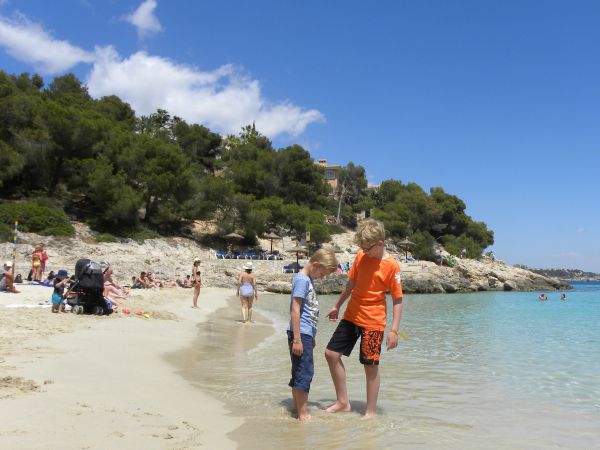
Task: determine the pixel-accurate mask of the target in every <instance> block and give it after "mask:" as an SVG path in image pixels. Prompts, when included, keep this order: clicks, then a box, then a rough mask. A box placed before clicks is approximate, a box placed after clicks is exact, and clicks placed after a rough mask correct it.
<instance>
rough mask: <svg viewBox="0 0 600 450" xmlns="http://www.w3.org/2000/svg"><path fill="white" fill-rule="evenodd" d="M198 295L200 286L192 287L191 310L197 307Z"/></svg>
mask: <svg viewBox="0 0 600 450" xmlns="http://www.w3.org/2000/svg"><path fill="white" fill-rule="evenodd" d="M198 295H200V286H199V285H194V298H193V300H192V308H197V307H198Z"/></svg>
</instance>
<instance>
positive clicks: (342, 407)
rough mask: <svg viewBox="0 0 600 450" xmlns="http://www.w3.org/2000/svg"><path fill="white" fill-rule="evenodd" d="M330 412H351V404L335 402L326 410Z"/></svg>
mask: <svg viewBox="0 0 600 450" xmlns="http://www.w3.org/2000/svg"><path fill="white" fill-rule="evenodd" d="M325 412H328V413H336V412H350V404H349V403H348V404H344V403H340V402H335V403H334V404H333V405H331V406H330V407H329V408H327V409H326V410H325Z"/></svg>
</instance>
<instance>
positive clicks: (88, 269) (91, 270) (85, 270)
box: [75, 258, 104, 289]
mask: <svg viewBox="0 0 600 450" xmlns="http://www.w3.org/2000/svg"><path fill="white" fill-rule="evenodd" d="M75 279H76V281H77V283H78V284H79V286H80V287H81V288H83V289H104V275H103V274H102V268H101V267H100V264H98V263H97V262H95V261H92V260H90V259H85V258H84V259H80V260H79V261H77V264H75Z"/></svg>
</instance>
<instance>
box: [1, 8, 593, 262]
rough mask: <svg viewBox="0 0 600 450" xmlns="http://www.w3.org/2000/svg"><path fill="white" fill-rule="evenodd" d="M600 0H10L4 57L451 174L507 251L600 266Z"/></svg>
mask: <svg viewBox="0 0 600 450" xmlns="http://www.w3.org/2000/svg"><path fill="white" fill-rule="evenodd" d="M599 22H600V2H597V1H595V0H594V1H588V0H578V1H576V2H573V1H566V0H565V1H559V0H545V1H539V0H537V1H530V0H460V1H453V2H450V1H446V0H418V1H417V0H413V1H406V0H380V1H377V2H367V1H352V0H327V1H322V0H320V1H315V0H303V1H301V2H298V1H295V2H292V1H287V0H269V1H267V0H254V1H252V2H249V1H247V0H219V1H215V0H213V1H206V0H198V1H194V2H186V1H182V0H179V1H176V0H171V1H166V0H145V1H144V0H136V1H129V0H96V1H94V0H54V1H52V2H49V1H47V0H0V69H1V70H4V71H6V72H8V73H14V74H18V73H21V72H30V73H39V74H40V75H42V76H43V77H44V80H45V81H46V83H50V82H51V81H52V79H53V77H55V76H58V75H62V74H65V73H69V72H72V73H74V74H75V75H77V77H78V78H79V79H81V80H82V81H83V82H84V83H85V84H86V85H87V86H88V89H89V92H90V94H91V95H92V96H93V97H94V98H100V97H102V96H104V95H113V94H114V95H118V96H119V97H120V98H122V99H123V100H125V101H127V102H128V103H130V104H131V106H132V107H133V108H134V110H135V111H136V113H137V114H138V115H142V114H144V115H147V114H150V113H152V112H153V111H155V110H156V109H158V108H162V109H166V110H167V111H168V112H169V113H170V114H171V115H177V116H180V117H183V118H184V119H185V120H186V121H188V122H190V123H201V124H203V125H205V126H207V127H209V128H210V129H211V130H213V131H216V132H219V133H221V134H237V133H238V132H239V131H240V129H241V127H242V126H244V125H246V124H249V123H252V122H255V123H256V127H257V129H258V130H259V131H260V132H261V133H263V134H265V135H267V136H268V137H269V138H271V139H272V141H273V144H274V146H275V147H276V148H282V147H286V146H288V145H292V144H300V145H302V146H303V147H304V148H306V149H307V150H308V151H309V152H310V153H311V155H312V156H313V158H315V159H326V160H327V161H328V162H329V163H332V164H339V165H342V166H344V165H346V164H347V163H348V162H353V163H354V164H357V165H361V166H363V167H364V168H365V170H366V172H367V176H368V179H369V182H370V183H373V184H378V183H381V182H382V181H384V180H388V179H396V180H401V181H402V182H404V183H408V182H415V183H417V184H419V185H421V186H422V187H423V188H424V189H425V190H427V191H428V190H429V189H430V188H431V187H437V186H441V187H443V188H444V190H445V191H446V192H448V193H450V194H453V195H456V196H458V197H459V198H461V199H462V200H463V201H464V202H465V203H466V205H467V211H466V212H467V214H469V215H470V216H471V217H473V219H475V220H477V221H483V222H485V223H486V224H487V225H488V227H489V228H490V229H491V230H493V231H494V234H495V243H494V245H493V246H492V247H491V248H490V249H491V250H493V251H494V252H495V254H496V257H497V258H499V259H502V260H505V261H506V262H508V263H510V264H526V265H528V266H530V267H538V268H550V267H554V268H578V269H583V270H587V271H593V272H598V273H600V233H599V231H598V230H599V227H598V223H599V222H600V208H599V207H598V201H599V193H600V189H599V188H600V181H599V176H598V171H599V168H600V126H599V125H600V61H599V56H600V27H598V23H599Z"/></svg>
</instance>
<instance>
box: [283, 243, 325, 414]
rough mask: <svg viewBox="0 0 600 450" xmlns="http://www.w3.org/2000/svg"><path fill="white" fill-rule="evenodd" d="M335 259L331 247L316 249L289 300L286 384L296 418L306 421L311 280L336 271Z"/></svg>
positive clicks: (314, 306) (313, 314)
mask: <svg viewBox="0 0 600 450" xmlns="http://www.w3.org/2000/svg"><path fill="white" fill-rule="evenodd" d="M336 267H337V260H336V258H335V253H334V252H333V251H332V250H325V249H321V250H317V251H316V252H315V254H314V255H313V256H312V257H311V258H310V260H309V262H308V264H307V265H306V266H304V268H303V269H302V270H301V271H300V272H299V273H298V274H296V275H295V276H294V279H293V281H292V298H291V301H290V316H291V319H290V324H289V325H288V329H287V334H288V346H289V349H290V357H291V360H292V378H291V379H290V382H289V386H290V387H291V388H292V396H293V398H294V404H295V406H296V412H297V414H298V419H299V420H302V421H304V420H309V419H310V415H309V414H308V391H309V390H310V383H311V381H312V378H313V374H314V362H313V349H314V346H315V335H316V334H317V319H318V317H319V303H318V301H317V294H316V292H315V288H314V286H313V280H318V279H320V278H323V277H325V276H327V275H329V274H330V273H333V272H335V269H336Z"/></svg>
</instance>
